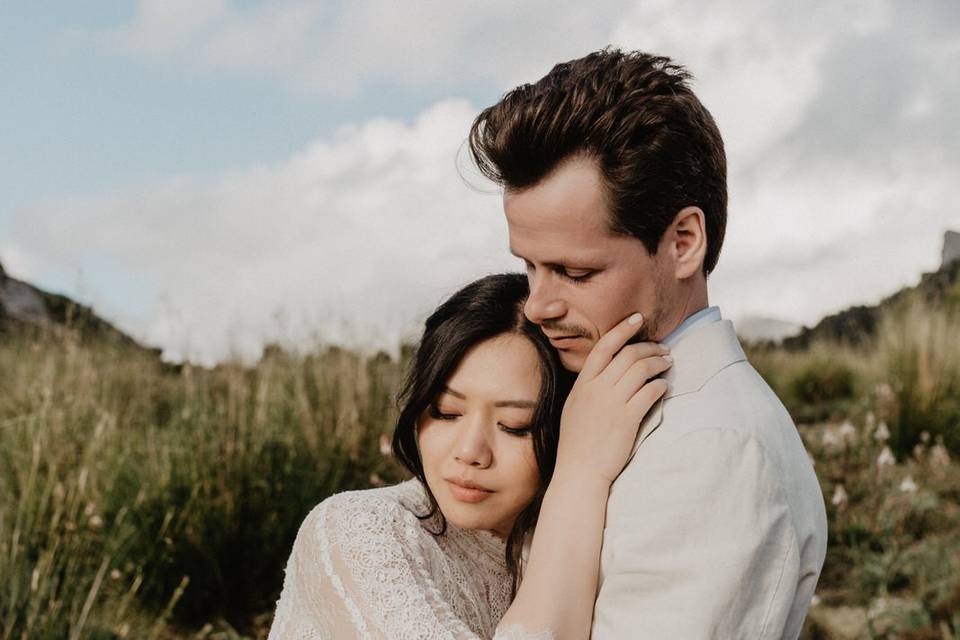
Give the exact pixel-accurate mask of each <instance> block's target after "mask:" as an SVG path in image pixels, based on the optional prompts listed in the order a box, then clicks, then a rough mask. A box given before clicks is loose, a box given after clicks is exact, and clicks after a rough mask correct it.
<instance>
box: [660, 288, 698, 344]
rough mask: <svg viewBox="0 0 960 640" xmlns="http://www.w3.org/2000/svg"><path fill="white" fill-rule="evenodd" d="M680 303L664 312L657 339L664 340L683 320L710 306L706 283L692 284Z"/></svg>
mask: <svg viewBox="0 0 960 640" xmlns="http://www.w3.org/2000/svg"><path fill="white" fill-rule="evenodd" d="M683 294H684V295H683V297H682V299H680V300H678V302H679V304H675V305H673V307H672V309H671V310H670V311H668V312H667V313H665V314H664V318H663V321H662V322H661V323H660V326H658V327H657V334H658V335H657V339H658V340H663V339H664V338H666V337H667V336H668V335H670V334H672V333H673V332H674V331H676V330H677V329H678V328H679V327H680V325H681V324H683V322H684V321H685V320H686V319H687V318H689V317H690V316H692V315H693V314H695V313H697V312H699V311H703V310H704V309H706V308H707V307H708V306H709V300H708V298H707V287H706V283H703V286H691V287H690V288H689V289H688V290H686V291H684V292H683Z"/></svg>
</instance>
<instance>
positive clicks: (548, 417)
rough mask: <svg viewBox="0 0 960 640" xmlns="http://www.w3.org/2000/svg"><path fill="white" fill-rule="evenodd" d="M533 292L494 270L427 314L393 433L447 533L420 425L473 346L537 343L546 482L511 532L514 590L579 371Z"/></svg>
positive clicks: (537, 427) (536, 417)
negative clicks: (543, 327)
mask: <svg viewBox="0 0 960 640" xmlns="http://www.w3.org/2000/svg"><path fill="white" fill-rule="evenodd" d="M528 295H529V288H528V285H527V277H526V276H525V275H523V274H519V273H504V274H498V275H491V276H487V277H485V278H481V279H480V280H477V281H475V282H472V283H470V284H468V285H467V286H465V287H464V288H463V289H461V290H460V291H457V292H456V293H455V294H453V295H452V296H451V297H450V298H449V299H448V300H447V301H446V302H444V303H443V304H441V305H440V306H439V307H438V308H437V310H436V311H434V312H433V314H431V315H430V317H429V318H427V321H426V324H425V326H424V330H423V337H422V338H421V340H420V344H419V346H418V347H417V349H416V352H415V353H414V355H413V361H412V363H411V365H410V370H409V372H408V374H407V378H406V381H405V382H404V385H403V388H402V389H401V391H400V395H399V398H398V399H399V404H400V417H399V418H398V420H397V427H396V430H395V431H394V433H393V453H394V455H395V456H396V457H397V459H398V460H399V461H400V462H401V463H402V464H403V466H405V467H406V468H407V469H408V470H409V471H410V473H412V474H413V475H414V476H416V477H417V478H418V479H419V480H420V482H421V484H423V487H424V489H425V490H426V493H427V497H428V499H429V500H430V512H429V513H427V514H425V515H423V516H421V519H427V518H432V517H434V516H437V517H438V518H439V522H440V530H439V531H436V532H434V533H435V535H443V534H444V533H445V532H446V527H447V523H446V519H445V518H444V517H443V513H442V512H441V511H440V508H439V505H438V504H437V500H436V498H435V497H434V495H433V493H432V492H431V491H430V487H429V486H428V485H427V480H426V477H425V476H424V471H423V461H422V460H421V458H420V450H419V448H418V447H417V423H418V421H419V420H420V418H421V416H422V415H423V413H424V412H425V411H426V410H427V409H428V408H429V407H430V406H431V405H432V404H433V403H435V402H436V401H437V398H439V396H440V395H441V393H442V392H443V389H444V388H445V386H446V384H447V381H448V380H449V379H450V376H452V375H453V373H454V371H456V369H457V367H458V366H459V365H460V362H461V361H462V360H463V357H464V356H465V355H466V353H467V352H468V351H469V350H470V349H472V348H473V347H474V346H476V345H478V344H480V343H481V342H483V341H485V340H488V339H490V338H494V337H496V336H499V335H503V334H514V335H519V336H523V337H525V338H527V339H528V340H529V341H530V343H531V344H533V346H534V347H535V348H536V350H537V355H538V356H539V358H540V395H539V397H538V398H537V406H536V408H535V409H534V412H533V418H532V422H531V424H530V427H531V436H532V438H533V452H534V456H535V457H536V461H537V466H538V468H539V477H540V486H539V489H538V491H537V493H536V496H535V498H534V500H533V501H532V502H531V503H530V504H529V505H528V506H527V507H526V508H524V509H523V511H521V512H520V514H519V515H518V516H517V520H516V522H515V523H514V525H513V529H512V530H511V531H510V534H509V535H508V536H507V549H506V559H507V567H508V569H509V570H510V574H511V576H513V589H514V593H516V588H517V586H518V585H519V580H520V571H519V568H520V553H521V550H522V547H523V539H524V536H525V535H526V533H527V532H528V531H530V530H531V529H533V527H534V525H536V523H537V517H538V516H539V514H540V504H541V502H542V501H543V494H544V492H545V491H546V488H547V484H548V483H549V482H550V477H551V476H552V475H553V467H554V464H555V463H556V458H557V441H558V438H559V433H560V413H561V411H562V410H563V402H564V400H565V399H566V397H567V394H568V393H569V391H570V387H571V386H572V384H573V379H574V374H572V373H570V372H568V371H566V370H565V369H564V368H563V366H562V365H561V364H560V360H559V358H558V357H557V354H556V352H555V351H554V349H553V347H551V346H550V343H549V342H548V341H547V339H546V337H545V336H544V335H543V332H542V331H540V328H539V327H538V326H537V325H535V324H533V323H532V322H530V321H529V320H527V319H526V318H525V317H524V315H523V303H524V301H525V300H526V298H527V296H528ZM490 375H496V371H491V372H490Z"/></svg>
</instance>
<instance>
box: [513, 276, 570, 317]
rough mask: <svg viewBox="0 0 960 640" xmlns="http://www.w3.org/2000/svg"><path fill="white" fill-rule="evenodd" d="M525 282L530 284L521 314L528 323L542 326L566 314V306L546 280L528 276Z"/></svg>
mask: <svg viewBox="0 0 960 640" xmlns="http://www.w3.org/2000/svg"><path fill="white" fill-rule="evenodd" d="M527 282H528V283H529V284H530V295H529V296H527V301H526V303H524V305H523V314H524V315H525V316H527V319H528V320H529V321H530V322H532V323H534V324H542V323H543V322H544V321H546V320H553V319H557V318H561V317H563V316H564V315H565V314H566V312H567V306H566V304H565V303H564V301H563V299H562V298H560V297H559V296H558V295H557V294H556V292H555V291H554V290H553V287H551V286H550V284H549V283H548V282H547V279H546V278H541V277H539V276H536V275H529V274H528V276H527Z"/></svg>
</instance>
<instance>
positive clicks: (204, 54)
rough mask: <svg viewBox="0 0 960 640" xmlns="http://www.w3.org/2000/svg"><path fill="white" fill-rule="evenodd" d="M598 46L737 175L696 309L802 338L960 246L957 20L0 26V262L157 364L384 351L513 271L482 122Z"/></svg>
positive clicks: (788, 17)
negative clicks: (641, 80) (682, 108)
mask: <svg viewBox="0 0 960 640" xmlns="http://www.w3.org/2000/svg"><path fill="white" fill-rule="evenodd" d="M608 45H613V46H618V47H621V48H624V49H640V50H644V51H649V52H653V53H658V54H664V55H668V56H670V57H671V58H673V59H674V60H676V61H677V62H680V63H681V64H683V65H685V66H686V67H687V68H688V69H689V70H690V71H691V72H692V73H693V75H694V81H693V88H694V90H695V91H696V93H697V95H698V96H699V97H700V98H701V100H702V102H703V103H704V104H705V105H706V106H707V108H708V109H709V110H710V111H711V113H712V114H713V115H714V117H715V119H716V121H717V124H718V126H719V128H720V131H721V133H722V134H723V137H724V142H725V145H726V150H727V157H728V170H729V176H728V184H729V190H730V208H729V220H728V227H727V234H726V240H725V243H724V248H723V253H722V254H721V258H720V263H719V266H718V267H717V270H716V271H715V272H714V274H713V275H712V276H711V279H710V296H711V303H713V304H717V305H719V306H720V308H721V310H722V312H723V314H724V315H725V316H726V317H729V318H732V319H734V321H736V320H738V319H742V318H746V317H749V316H764V317H772V318H779V319H783V320H787V321H792V322H798V323H805V324H813V323H815V322H816V321H817V320H818V319H820V318H821V317H823V316H824V315H826V314H829V313H832V312H836V311H838V310H841V309H843V308H846V307H848V306H850V305H853V304H870V303H874V302H876V301H878V300H880V299H881V298H882V297H884V296H885V295H888V294H890V293H892V292H894V291H896V290H897V289H899V288H900V287H902V286H906V285H911V284H913V283H915V282H916V281H917V280H918V279H919V275H920V274H921V273H922V272H925V271H931V270H934V269H936V268H937V267H938V266H939V257H940V247H941V242H942V236H943V232H944V231H945V230H946V229H948V228H953V229H960V206H958V205H957V203H956V198H955V197H954V194H953V188H954V186H955V185H956V184H957V182H958V179H960V3H958V2H956V0H925V1H924V2H916V3H908V2H902V1H899V0H875V1H870V2H866V1H864V2H843V1H834V2H807V1H798V2H789V3H771V2H767V1H762V0H761V1H744V0H735V1H734V0H719V1H710V2H707V1H702V0H698V1H692V0H671V1H669V2H667V1H664V0H650V1H642V2H608V1H606V0H598V1H595V2H593V3H590V5H589V6H587V3H583V2H546V1H541V0H530V1H527V2H524V3H522V4H521V3H516V2H506V1H501V0H487V1H485V2H482V3H481V2H434V1H422V2H407V3H398V2H388V1H379V2H376V1H368V0H354V1H352V2H333V1H320V0H313V1H309V2H304V1H301V0H274V1H272V2H253V1H249V0H246V1H239V0H234V1H231V0H189V1H187V0H141V1H140V2H113V1H102V2H97V3H70V2H44V3H30V2H23V1H20V2H14V1H10V2H4V3H0V122H2V125H0V175H2V176H3V179H2V180H0V261H2V263H3V265H4V267H5V268H6V270H7V272H8V273H9V274H10V275H12V276H14V277H17V278H20V279H23V280H27V281H29V282H31V283H33V284H35V285H37V286H40V287H42V288H45V289H48V290H53V291H57V292H61V293H65V294H67V295H70V296H72V297H74V298H75V299H77V300H79V301H81V302H83V303H85V304H89V305H92V306H93V307H94V309H95V310H96V311H97V312H98V313H99V314H100V315H102V316H104V317H105V318H107V319H109V320H111V321H112V322H114V323H115V324H116V325H118V326H119V327H120V328H121V329H123V330H124V331H126V332H128V333H130V334H131V335H133V336H134V337H136V338H138V339H139V340H141V341H143V342H144V343H146V344H150V345H153V346H159V347H161V348H162V349H163V350H164V357H165V358H167V359H171V360H180V359H184V358H188V359H191V360H193V361H195V362H199V363H205V364H211V363H214V362H217V361H221V360H223V359H225V358H229V357H239V358H241V359H245V360H251V359H255V358H256V357H257V356H258V354H259V353H260V349H261V348H262V346H263V345H264V344H265V343H266V342H272V341H278V342H281V343H283V344H286V345H288V346H294V347H303V348H310V347H312V346H315V345H318V344H324V343H329V342H338V343H345V344H349V345H353V346H367V347H370V348H388V349H389V348H394V347H395V346H396V345H397V344H398V342H399V340H400V339H404V338H405V339H409V338H411V337H415V336H416V335H417V333H418V331H419V326H420V323H422V321H423V319H424V318H425V317H426V315H427V314H428V313H429V312H430V311H431V310H432V309H433V308H434V307H435V306H436V305H437V304H438V303H439V302H440V301H442V300H443V299H444V298H445V297H446V296H447V295H449V294H450V293H452V292H453V291H455V290H456V289H457V288H459V287H460V286H461V285H463V284H465V283H466V282H468V281H470V280H472V279H474V278H476V277H480V276H482V275H484V274H486V273H491V272H494V271H502V270H511V271H520V270H522V264H521V263H520V262H519V261H518V260H517V259H516V258H514V257H512V256H510V255H509V253H508V248H507V231H506V223H505V220H504V218H503V214H502V207H501V199H500V194H499V193H498V191H497V190H496V188H495V187H494V186H493V185H490V184H489V183H486V182H484V181H483V180H482V179H481V178H480V176H479V175H477V172H476V170H475V169H474V168H473V167H472V166H471V165H470V163H469V159H468V158H467V156H466V154H465V151H464V147H463V144H464V140H465V138H466V134H467V131H468V129H469V126H470V123H471V121H472V120H473V118H474V116H475V115H476V114H477V113H478V112H479V111H480V110H481V109H482V108H484V107H486V106H488V105H490V104H492V103H494V102H496V100H498V99H499V97H500V96H501V95H502V94H503V93H504V92H506V91H508V90H510V89H511V88H513V87H514V86H516V85H518V84H521V83H524V82H532V81H535V80H536V79H538V78H540V77H541V76H543V75H544V74H545V73H546V72H547V71H549V69H550V68H551V67H552V66H553V64H555V63H557V62H562V61H566V60H570V59H573V58H577V57H580V56H582V55H585V54H586V53H588V52H590V51H593V50H596V49H599V48H602V47H604V46H608Z"/></svg>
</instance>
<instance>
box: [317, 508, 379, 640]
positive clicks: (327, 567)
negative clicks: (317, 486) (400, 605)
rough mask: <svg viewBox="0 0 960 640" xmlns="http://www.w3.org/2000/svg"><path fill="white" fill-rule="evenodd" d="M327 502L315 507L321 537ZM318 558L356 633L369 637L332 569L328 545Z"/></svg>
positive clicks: (356, 610) (362, 621)
mask: <svg viewBox="0 0 960 640" xmlns="http://www.w3.org/2000/svg"><path fill="white" fill-rule="evenodd" d="M329 504H330V503H329V502H323V503H321V504H320V507H319V508H318V509H317V522H316V525H315V526H316V533H317V534H319V536H321V537H324V536H325V535H326V533H325V532H326V522H327V507H328V506H329ZM320 559H321V562H323V571H324V573H325V574H326V575H327V578H329V579H330V583H331V584H332V585H333V588H334V589H336V591H337V595H338V596H340V598H341V599H342V600H343V603H344V605H346V607H347V611H349V612H350V617H351V618H352V619H353V626H354V627H355V628H356V630H357V633H359V634H360V637H361V638H364V639H366V638H369V637H370V632H369V631H367V623H366V622H364V620H363V614H362V613H360V608H359V607H358V606H357V604H356V603H355V602H354V601H353V599H352V598H351V597H350V596H349V595H347V590H346V589H344V588H343V582H342V581H341V580H340V576H338V575H337V574H336V573H335V572H334V570H333V561H332V560H331V558H330V547H329V546H328V545H322V546H321V553H320Z"/></svg>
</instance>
